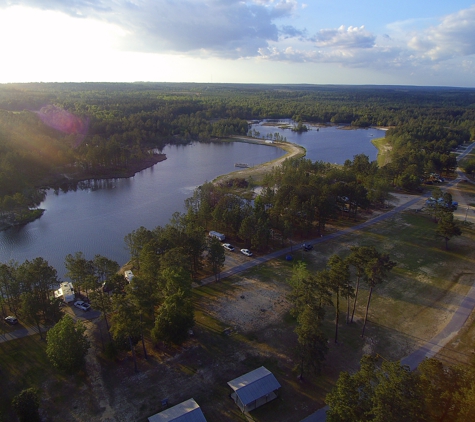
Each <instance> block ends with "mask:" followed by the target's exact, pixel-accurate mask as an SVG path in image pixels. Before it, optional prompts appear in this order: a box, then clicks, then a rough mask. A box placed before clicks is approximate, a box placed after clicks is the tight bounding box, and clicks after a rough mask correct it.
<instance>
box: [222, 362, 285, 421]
mask: <svg viewBox="0 0 475 422" xmlns="http://www.w3.org/2000/svg"><path fill="white" fill-rule="evenodd" d="M228 385H229V386H230V387H231V388H232V389H233V391H234V392H233V393H231V397H232V399H233V400H234V401H235V402H236V404H237V405H238V406H239V408H240V409H241V411H242V412H249V411H251V410H254V409H256V408H258V407H259V406H262V405H263V404H265V403H267V402H269V401H271V400H274V399H275V398H277V397H279V393H280V389H281V385H280V384H279V382H278V381H277V379H276V378H275V377H274V375H273V374H272V372H270V371H269V370H268V369H266V368H264V367H263V366H261V367H260V368H257V369H255V370H254V371H251V372H248V373H247V374H245V375H242V376H240V377H238V378H236V379H234V380H232V381H229V382H228Z"/></svg>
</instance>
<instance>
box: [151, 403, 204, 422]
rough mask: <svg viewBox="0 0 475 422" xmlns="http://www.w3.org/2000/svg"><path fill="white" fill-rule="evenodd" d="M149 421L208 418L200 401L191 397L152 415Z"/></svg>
mask: <svg viewBox="0 0 475 422" xmlns="http://www.w3.org/2000/svg"><path fill="white" fill-rule="evenodd" d="M148 422H206V419H205V417H204V415H203V412H202V411H201V407H200V406H199V405H198V403H196V402H195V400H194V399H189V400H186V401H184V402H183V403H180V404H177V405H176V406H173V407H170V409H167V410H164V411H163V412H160V413H157V414H156V415H153V416H150V417H149V418H148Z"/></svg>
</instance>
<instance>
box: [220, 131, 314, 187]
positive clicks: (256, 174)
mask: <svg viewBox="0 0 475 422" xmlns="http://www.w3.org/2000/svg"><path fill="white" fill-rule="evenodd" d="M231 139H232V140H233V141H235V142H247V143H251V144H260V145H266V146H269V147H270V148H273V147H276V148H280V149H283V150H284V151H286V152H287V154H284V155H283V156H282V157H280V158H277V159H276V160H272V161H268V162H267V163H262V164H259V165H257V166H253V167H250V168H244V169H239V170H236V171H233V172H231V173H228V174H224V175H222V176H219V177H217V178H216V179H215V180H214V182H220V181H223V180H228V179H234V178H236V177H239V178H243V179H247V180H249V179H250V178H252V180H253V182H254V183H256V182H259V181H260V180H261V179H262V177H264V175H265V174H266V173H268V172H269V171H270V170H272V168H273V167H276V166H279V165H281V164H282V163H283V162H284V160H286V159H287V158H293V157H304V156H305V154H306V150H305V148H304V147H302V146H300V145H296V144H292V143H289V142H273V143H272V144H266V143H265V141H261V140H259V139H255V138H250V137H245V136H233V137H232V138H231Z"/></svg>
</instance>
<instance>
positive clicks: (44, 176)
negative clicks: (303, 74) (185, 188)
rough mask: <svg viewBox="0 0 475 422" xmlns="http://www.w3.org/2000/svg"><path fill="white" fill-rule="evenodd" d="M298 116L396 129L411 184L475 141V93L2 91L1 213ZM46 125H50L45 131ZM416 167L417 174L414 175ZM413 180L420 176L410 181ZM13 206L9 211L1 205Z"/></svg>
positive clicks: (93, 86)
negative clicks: (172, 148) (76, 177)
mask: <svg viewBox="0 0 475 422" xmlns="http://www.w3.org/2000/svg"><path fill="white" fill-rule="evenodd" d="M263 118H293V119H294V120H295V121H297V122H299V123H301V122H313V123H327V122H330V123H341V124H349V125H353V126H355V127H367V126H371V125H374V126H389V127H391V128H392V129H391V130H389V131H388V134H387V136H388V139H389V141H390V145H391V146H392V155H393V157H392V160H391V166H392V171H393V172H394V173H395V175H396V178H399V176H400V175H401V174H402V173H404V172H405V173H407V174H408V176H407V177H409V178H411V179H412V180H408V183H406V184H405V185H406V187H413V185H417V183H418V180H420V179H421V178H422V176H423V174H424V173H426V172H429V171H439V172H440V171H443V170H447V169H449V168H450V167H453V165H454V163H453V159H454V158H453V157H452V158H451V156H450V152H451V150H452V149H453V148H454V147H456V146H457V145H459V144H462V143H464V142H467V141H469V140H470V138H473V137H475V90H473V89H459V88H422V87H419V88H416V87H391V86H386V87H385V86H380V87H378V86H361V87H357V86H316V85H288V86H287V85H237V84H236V85H233V84H172V83H134V84H115V83H64V84H56V83H35V84H7V85H0V207H1V209H0V210H1V212H3V213H5V212H7V213H8V212H11V209H12V207H13V208H15V207H14V206H13V205H12V198H13V197H14V195H15V194H19V195H22V196H23V199H22V200H21V201H20V199H21V198H20V197H19V196H18V195H17V197H16V202H15V201H14V202H15V203H23V204H24V203H29V204H30V205H33V204H34V203H35V202H34V200H33V198H36V200H37V198H38V195H37V194H36V192H35V189H36V187H38V186H39V185H41V184H43V185H44V184H46V185H47V184H48V183H50V181H51V180H54V178H55V177H57V176H58V175H59V174H69V175H71V174H74V173H76V174H77V173H81V172H83V173H86V174H92V175H94V172H95V171H97V170H98V169H114V168H126V167H127V166H128V165H129V164H130V161H131V160H141V159H143V158H144V157H146V156H147V155H148V154H149V151H150V150H151V149H153V148H158V149H160V148H163V146H164V145H165V144H168V143H177V142H184V141H185V142H186V141H190V140H198V141H209V140H210V139H212V138H220V137H227V136H229V135H245V134H247V133H248V123H247V122H248V121H249V120H257V119H263ZM46 123H47V124H46ZM408 167H409V168H410V171H408ZM410 176H412V177H410ZM5 201H7V204H9V205H8V207H7V208H8V209H7V208H5V207H4V206H3V204H4V203H5Z"/></svg>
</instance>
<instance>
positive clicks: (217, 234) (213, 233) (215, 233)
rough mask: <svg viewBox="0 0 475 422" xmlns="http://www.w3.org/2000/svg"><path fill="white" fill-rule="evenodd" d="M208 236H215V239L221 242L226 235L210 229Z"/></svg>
mask: <svg viewBox="0 0 475 422" xmlns="http://www.w3.org/2000/svg"><path fill="white" fill-rule="evenodd" d="M208 236H209V237H215V238H216V239H218V240H220V241H221V242H223V241H224V239H226V236H225V235H224V234H222V233H218V232H215V231H214V230H211V231H210V232H209V233H208Z"/></svg>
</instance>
